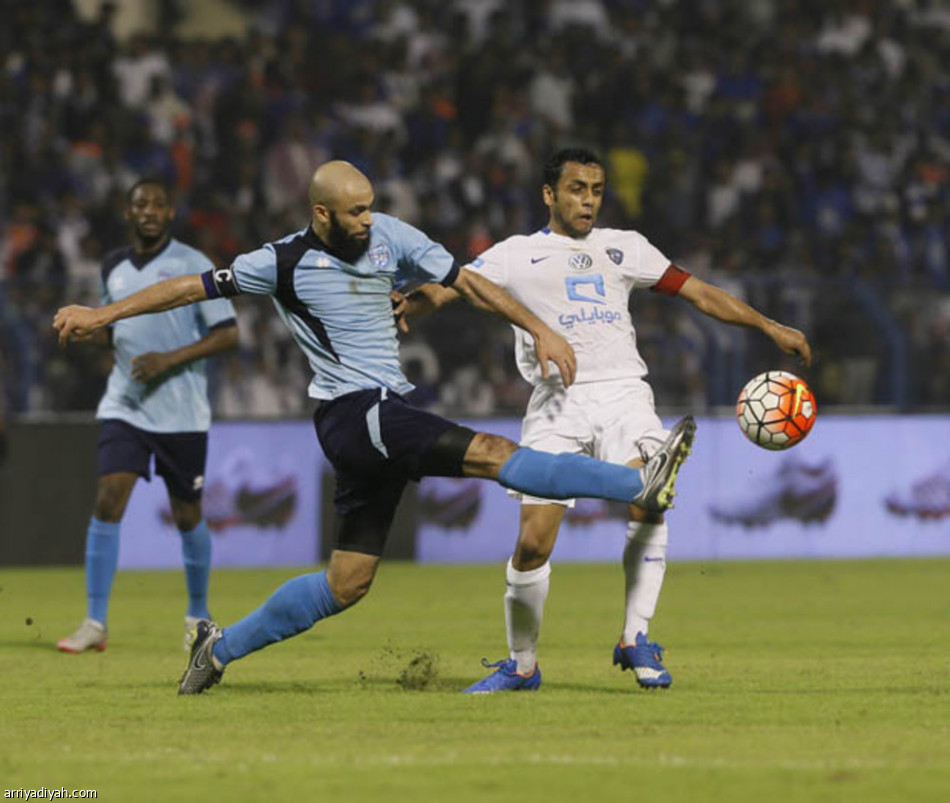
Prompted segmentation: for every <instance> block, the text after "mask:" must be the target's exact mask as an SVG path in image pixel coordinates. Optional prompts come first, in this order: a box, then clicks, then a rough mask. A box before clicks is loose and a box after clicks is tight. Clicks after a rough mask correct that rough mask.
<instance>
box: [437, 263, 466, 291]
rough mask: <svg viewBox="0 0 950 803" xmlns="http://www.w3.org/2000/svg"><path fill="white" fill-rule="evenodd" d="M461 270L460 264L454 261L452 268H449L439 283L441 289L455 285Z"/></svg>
mask: <svg viewBox="0 0 950 803" xmlns="http://www.w3.org/2000/svg"><path fill="white" fill-rule="evenodd" d="M461 270H462V264H461V263H460V262H459V261H458V260H457V259H456V260H454V261H453V262H452V267H451V268H449V272H448V273H446V274H445V278H444V279H443V280H442V281H441V282H439V284H441V285H442V286H443V287H451V286H452V285H453V284H455V280H456V279H457V278H458V277H459V271H461Z"/></svg>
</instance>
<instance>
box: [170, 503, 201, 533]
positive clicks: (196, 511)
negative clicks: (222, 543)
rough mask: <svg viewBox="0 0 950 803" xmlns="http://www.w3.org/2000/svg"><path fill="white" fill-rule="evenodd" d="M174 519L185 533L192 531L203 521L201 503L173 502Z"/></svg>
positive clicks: (176, 524)
mask: <svg viewBox="0 0 950 803" xmlns="http://www.w3.org/2000/svg"><path fill="white" fill-rule="evenodd" d="M172 519H173V520H174V522H175V526H176V527H177V528H178V529H179V530H180V531H181V532H183V533H187V532H191V531H192V530H193V529H195V527H197V526H198V525H199V524H200V523H201V505H198V504H195V503H186V504H181V503H179V504H174V503H173V504H172Z"/></svg>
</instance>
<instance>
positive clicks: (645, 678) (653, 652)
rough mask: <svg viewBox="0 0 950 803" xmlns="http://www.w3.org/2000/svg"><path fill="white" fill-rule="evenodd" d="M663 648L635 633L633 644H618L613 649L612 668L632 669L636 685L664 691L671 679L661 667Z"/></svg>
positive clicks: (641, 634)
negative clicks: (617, 666) (635, 677)
mask: <svg viewBox="0 0 950 803" xmlns="http://www.w3.org/2000/svg"><path fill="white" fill-rule="evenodd" d="M662 660H663V648H662V647H661V646H660V645H659V644H657V643H656V642H655V641H647V637H646V636H644V635H643V633H637V637H636V639H635V640H634V643H633V644H626V645H625V644H624V643H623V642H621V643H619V644H618V645H617V646H616V647H614V666H616V665H617V664H620V669H621V671H623V670H624V669H632V670H633V672H634V674H635V675H636V676H637V683H639V684H640V685H641V686H643V688H645V689H666V688H668V687H669V686H670V684H671V683H672V682H673V678H672V677H671V676H670V673H669V672H668V671H667V669H666V667H665V666H663V664H662V663H661V661H662Z"/></svg>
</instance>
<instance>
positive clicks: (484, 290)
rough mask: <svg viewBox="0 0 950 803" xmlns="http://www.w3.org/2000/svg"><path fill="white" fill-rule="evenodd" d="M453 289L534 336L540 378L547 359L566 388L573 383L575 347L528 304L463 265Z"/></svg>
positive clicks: (478, 305)
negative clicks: (532, 310) (517, 299)
mask: <svg viewBox="0 0 950 803" xmlns="http://www.w3.org/2000/svg"><path fill="white" fill-rule="evenodd" d="M452 290H454V291H455V292H457V293H458V294H459V295H460V296H461V297H462V298H464V299H465V300H466V301H468V303H469V304H472V305H473V306H475V307H478V308H479V309H483V310H486V311H488V312H492V313H494V314H495V315H498V316H500V317H502V318H504V319H505V320H506V321H508V322H509V323H513V324H514V325H515V326H517V327H519V328H520V329H524V330H525V331H526V332H527V333H528V334H530V335H531V337H532V338H534V348H535V351H536V352H537V355H538V363H539V364H540V365H541V377H542V378H543V379H547V378H548V360H550V361H551V362H553V363H554V364H555V365H556V366H557V367H558V370H560V372H561V379H562V380H563V381H564V385H565V387H566V386H569V385H571V384H573V382H574V377H575V376H576V375H577V357H576V356H575V354H574V349H573V348H572V347H571V344H570V343H568V342H567V341H566V340H565V339H564V338H563V337H561V336H560V335H559V334H557V333H556V332H554V331H553V330H552V329H551V328H550V327H548V325H547V324H546V323H544V321H542V320H541V319H540V318H539V317H538V316H537V315H535V314H534V313H533V312H531V311H530V310H529V309H528V308H527V307H525V306H524V305H523V304H521V303H520V302H518V301H516V300H515V299H513V298H512V297H511V296H510V295H508V293H506V292H505V291H504V290H502V289H501V288H500V287H499V286H498V285H497V284H495V283H494V282H491V281H489V280H488V279H486V278H485V277H484V276H479V275H478V274H477V273H475V271H472V270H468V269H467V268H462V270H461V271H460V272H459V276H458V278H457V279H456V280H455V283H454V284H453V285H452ZM443 298H444V299H445V300H444V301H443V303H446V302H447V301H448V300H451V299H448V298H447V297H444V296H443Z"/></svg>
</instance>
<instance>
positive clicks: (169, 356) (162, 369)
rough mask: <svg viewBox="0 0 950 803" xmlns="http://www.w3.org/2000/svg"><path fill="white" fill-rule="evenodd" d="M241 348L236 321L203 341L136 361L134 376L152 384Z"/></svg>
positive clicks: (147, 354)
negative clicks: (182, 369)
mask: <svg viewBox="0 0 950 803" xmlns="http://www.w3.org/2000/svg"><path fill="white" fill-rule="evenodd" d="M237 344H238V329H237V325H236V322H235V321H234V319H233V318H232V319H231V320H230V321H227V322H225V323H223V324H221V325H220V326H217V327H215V328H214V329H212V330H211V331H210V332H208V334H206V335H205V336H204V337H203V338H201V339H200V340H196V341H195V342H194V343H189V344H188V345H187V346H182V347H181V348H180V349H175V350H173V351H149V352H147V353H146V354H140V355H139V356H138V357H133V358H132V376H133V378H135V379H137V380H138V381H139V382H151V381H153V380H154V379H157V378H159V377H160V376H162V375H163V374H166V373H168V372H169V371H174V370H175V369H176V368H181V367H182V366H185V365H188V364H189V363H193V362H195V361H196V360H203V359H204V358H205V357H213V356H214V355H215V354H220V353H221V352H222V351H227V350H228V349H233V348H234V347H235V346H236V345H237Z"/></svg>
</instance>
